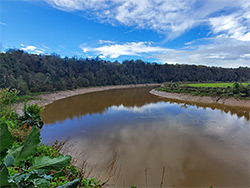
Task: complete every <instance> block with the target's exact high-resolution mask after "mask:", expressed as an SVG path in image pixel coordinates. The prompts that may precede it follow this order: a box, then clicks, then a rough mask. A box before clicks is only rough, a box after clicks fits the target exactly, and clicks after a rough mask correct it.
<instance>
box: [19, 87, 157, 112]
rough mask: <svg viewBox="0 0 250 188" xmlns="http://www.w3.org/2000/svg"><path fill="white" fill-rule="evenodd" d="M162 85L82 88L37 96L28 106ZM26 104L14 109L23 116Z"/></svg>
mask: <svg viewBox="0 0 250 188" xmlns="http://www.w3.org/2000/svg"><path fill="white" fill-rule="evenodd" d="M159 85H160V84H133V85H116V86H101V87H90V88H81V89H75V90H66V91H59V92H55V93H50V94H41V95H38V96H36V97H37V98H39V99H38V100H30V101H28V102H27V103H28V104H37V105H38V106H46V105H48V104H51V103H53V102H54V101H57V100H60V99H64V98H67V97H72V96H76V95H82V94H85V93H91V92H98V91H105V90H111V89H125V88H135V87H146V86H159ZM23 105H24V103H23V102H22V103H17V104H15V106H14V108H15V110H16V112H17V113H18V114H19V115H21V114H22V109H23Z"/></svg>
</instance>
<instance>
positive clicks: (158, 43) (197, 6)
mask: <svg viewBox="0 0 250 188" xmlns="http://www.w3.org/2000/svg"><path fill="white" fill-rule="evenodd" d="M0 32H1V33H0V37H1V38H0V50H1V51H5V50H6V49H8V48H20V49H23V50H24V51H27V52H29V53H38V54H39V53H42V54H51V53H53V52H55V53H57V54H59V55H61V56H62V57H64V56H68V57H72V56H77V57H83V58H86V57H89V58H90V57H92V58H95V57H96V56H99V57H100V58H102V59H105V60H111V61H115V60H118V61H123V60H126V59H142V60H144V61H147V62H157V63H169V64H176V63H178V64H195V65H207V66H219V67H239V66H244V67H245V66H248V67H250V1H249V0H237V1H236V0H142V1H139V0H39V1H37V0H1V1H0Z"/></svg>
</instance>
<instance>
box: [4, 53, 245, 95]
mask: <svg viewBox="0 0 250 188" xmlns="http://www.w3.org/2000/svg"><path fill="white" fill-rule="evenodd" d="M249 80H250V68H247V67H240V68H236V69H232V68H218V67H206V66H196V65H170V64H164V65H159V64H156V63H147V62H143V61H142V60H136V61H134V60H130V61H128V60H126V61H123V62H122V63H119V62H117V61H116V62H110V61H104V60H101V59H99V58H96V59H88V58H86V59H83V58H80V59H77V58H67V57H65V58H61V57H59V56H58V55H35V54H28V53H25V52H24V51H22V50H16V49H10V50H8V51H7V52H2V53H0V88H6V87H9V88H16V89H18V90H20V92H21V94H27V93H29V92H42V91H56V90H66V89H76V88H80V87H89V86H104V85H122V84H139V83H162V82H165V81H195V82H213V81H215V82H218V81H221V82H235V81H237V82H240V81H249Z"/></svg>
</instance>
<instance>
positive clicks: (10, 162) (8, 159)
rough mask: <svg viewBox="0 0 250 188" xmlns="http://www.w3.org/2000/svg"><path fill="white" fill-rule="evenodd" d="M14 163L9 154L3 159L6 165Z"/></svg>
mask: <svg viewBox="0 0 250 188" xmlns="http://www.w3.org/2000/svg"><path fill="white" fill-rule="evenodd" d="M14 163H15V159H14V157H12V156H11V155H8V156H7V157H6V158H5V159H4V164H5V166H6V167H10V166H12V165H14Z"/></svg>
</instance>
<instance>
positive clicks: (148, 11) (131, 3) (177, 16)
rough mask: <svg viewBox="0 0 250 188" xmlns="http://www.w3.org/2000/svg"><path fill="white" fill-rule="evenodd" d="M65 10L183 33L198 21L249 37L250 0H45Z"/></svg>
mask: <svg viewBox="0 0 250 188" xmlns="http://www.w3.org/2000/svg"><path fill="white" fill-rule="evenodd" d="M46 1H47V2H48V3H49V4H50V5H52V6H53V7H55V8H58V9H60V10H64V11H82V12H83V14H84V16H86V17H90V16H91V17H92V18H93V17H95V18H97V19H99V21H100V22H108V23H110V24H114V25H116V24H121V25H126V26H130V27H136V28H140V29H151V30H154V31H157V32H160V33H165V34H167V36H168V38H169V39H173V38H176V37H178V36H180V35H181V34H182V33H184V32H185V31H187V30H189V29H191V28H194V27H196V26H198V25H207V26H209V27H211V30H212V32H213V33H215V34H218V33H221V32H223V33H225V34H226V35H227V36H228V37H231V38H236V39H238V40H242V41H249V40H250V32H249V31H250V16H249V15H250V1H249V0H237V1H235V0H185V1H183V0H143V1H138V0H111V1H110V0H46Z"/></svg>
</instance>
